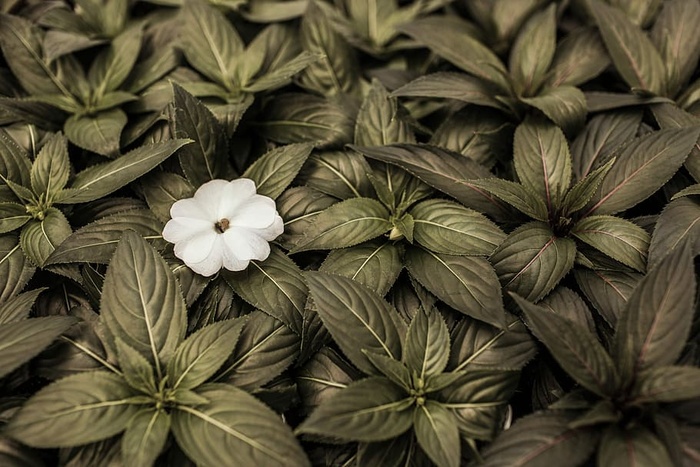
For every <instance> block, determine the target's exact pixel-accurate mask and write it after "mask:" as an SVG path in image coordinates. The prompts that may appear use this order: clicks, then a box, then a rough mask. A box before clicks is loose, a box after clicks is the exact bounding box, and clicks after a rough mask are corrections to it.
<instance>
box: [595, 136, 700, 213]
mask: <svg viewBox="0 0 700 467" xmlns="http://www.w3.org/2000/svg"><path fill="white" fill-rule="evenodd" d="M699 136H700V132H699V131H698V129H697V128H687V129H668V130H659V131H655V132H652V133H650V134H647V135H644V136H641V137H639V138H635V139H634V140H632V141H631V142H629V143H627V144H625V146H623V147H622V148H621V149H620V150H619V152H617V155H616V159H615V164H613V166H612V169H610V171H609V172H608V174H607V175H606V176H605V178H604V179H603V182H602V183H601V184H600V187H599V188H598V192H597V193H596V194H595V196H593V199H592V200H591V205H592V206H591V207H590V208H589V210H588V213H589V214H590V213H593V212H595V213H596V214H614V213H616V212H620V211H623V210H625V209H627V208H630V207H632V206H634V205H636V204H637V203H639V202H641V201H643V200H644V199H646V198H647V197H649V196H650V195H651V194H652V193H654V192H655V191H656V190H657V189H659V188H660V187H661V186H662V185H663V184H664V183H666V182H667V181H668V180H669V179H670V178H671V176H673V174H675V173H676V171H677V170H678V168H679V167H680V166H681V164H683V161H685V159H686V157H687V156H688V154H689V153H690V151H691V149H692V148H693V146H694V145H695V142H696V141H697V140H698V137H699Z"/></svg>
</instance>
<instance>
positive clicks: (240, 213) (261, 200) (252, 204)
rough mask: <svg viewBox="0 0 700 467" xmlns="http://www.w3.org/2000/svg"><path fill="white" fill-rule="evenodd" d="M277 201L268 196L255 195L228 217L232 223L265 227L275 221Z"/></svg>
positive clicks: (240, 225)
mask: <svg viewBox="0 0 700 467" xmlns="http://www.w3.org/2000/svg"><path fill="white" fill-rule="evenodd" d="M276 214H277V210H276V207H275V202H274V201H273V200H272V199H271V198H268V197H267V196H262V195H255V196H253V197H251V198H250V199H249V200H248V201H246V202H245V203H244V204H242V205H241V206H239V208H238V210H237V211H236V212H235V213H234V214H233V215H232V216H231V217H229V218H228V220H229V221H230V222H231V225H235V226H238V227H252V228H256V229H264V228H266V227H268V226H270V225H271V224H272V223H273V222H274V221H275V215H276Z"/></svg>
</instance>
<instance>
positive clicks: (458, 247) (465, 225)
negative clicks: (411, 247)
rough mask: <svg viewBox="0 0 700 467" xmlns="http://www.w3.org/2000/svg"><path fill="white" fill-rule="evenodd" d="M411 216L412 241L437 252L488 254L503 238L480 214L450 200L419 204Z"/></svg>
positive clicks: (494, 226)
mask: <svg viewBox="0 0 700 467" xmlns="http://www.w3.org/2000/svg"><path fill="white" fill-rule="evenodd" d="M410 214H411V215H412V216H413V223H414V229H413V235H414V239H415V241H416V242H418V243H419V244H421V245H422V246H424V247H425V248H427V249H428V250H431V251H434V252H436V253H446V254H453V255H489V254H491V253H492V252H493V250H494V249H495V248H496V247H497V246H498V245H499V244H500V243H501V242H502V241H503V239H505V237H506V236H505V234H504V233H503V231H501V229H499V228H498V227H497V226H496V225H495V224H494V223H493V222H491V221H490V220H488V219H487V218H486V217H484V216H483V215H481V214H479V213H477V212H475V211H472V210H471V209H467V208H464V207H462V206H460V205H459V204H457V203H453V202H451V201H445V200H437V199H432V200H427V201H422V202H421V203H419V204H417V205H415V206H414V207H413V209H411V211H410Z"/></svg>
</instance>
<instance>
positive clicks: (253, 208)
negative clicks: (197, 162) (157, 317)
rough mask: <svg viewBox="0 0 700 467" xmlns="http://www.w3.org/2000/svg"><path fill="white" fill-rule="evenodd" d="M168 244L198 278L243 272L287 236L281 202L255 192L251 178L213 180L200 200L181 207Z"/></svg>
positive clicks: (174, 213)
mask: <svg viewBox="0 0 700 467" xmlns="http://www.w3.org/2000/svg"><path fill="white" fill-rule="evenodd" d="M170 217H172V219H170V220H169V221H168V223H167V224H165V228H164V229H163V238H164V239H165V240H167V241H168V242H170V243H174V244H175V256H177V257H178V258H180V259H181V260H182V261H183V262H184V263H185V264H186V265H187V266H189V267H190V268H191V269H192V270H193V271H194V272H196V273H199V274H202V275H203V276H211V275H213V274H215V273H216V272H217V271H219V270H220V269H221V268H222V267H224V268H226V269H228V270H229V271H242V270H244V269H245V268H247V267H248V263H250V261H251V260H260V261H262V260H264V259H266V258H267V257H268V256H269V255H270V245H269V243H268V242H270V241H272V240H274V239H275V238H277V237H278V236H279V235H280V234H282V231H283V230H284V225H283V221H282V218H281V217H280V215H279V214H278V213H277V209H276V207H275V202H274V201H273V200H272V199H271V198H268V197H267V196H263V195H259V194H257V193H256V192H255V183H254V182H253V181H252V180H249V179H247V178H239V179H237V180H233V181H231V182H229V181H227V180H211V181H209V182H207V183H205V184H204V185H202V186H200V187H199V189H198V190H197V192H196V193H195V194H194V198H186V199H181V200H179V201H176V202H175V204H173V206H172V207H171V208H170Z"/></svg>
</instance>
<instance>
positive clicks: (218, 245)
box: [185, 235, 226, 277]
mask: <svg viewBox="0 0 700 467" xmlns="http://www.w3.org/2000/svg"><path fill="white" fill-rule="evenodd" d="M225 251H226V247H225V246H224V242H223V240H222V239H221V235H217V236H216V241H215V242H214V246H213V247H212V250H211V253H210V254H209V256H207V257H206V258H204V259H203V260H202V261H200V262H198V263H192V264H187V263H185V264H187V266H189V268H190V269H192V270H193V271H194V272H196V273H197V274H201V275H203V276H206V277H209V276H213V275H214V274H216V273H217V272H219V271H220V270H221V266H222V265H223V261H224V255H225Z"/></svg>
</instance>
